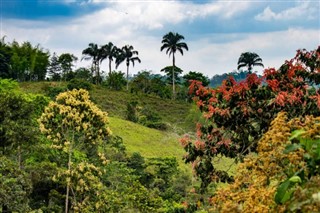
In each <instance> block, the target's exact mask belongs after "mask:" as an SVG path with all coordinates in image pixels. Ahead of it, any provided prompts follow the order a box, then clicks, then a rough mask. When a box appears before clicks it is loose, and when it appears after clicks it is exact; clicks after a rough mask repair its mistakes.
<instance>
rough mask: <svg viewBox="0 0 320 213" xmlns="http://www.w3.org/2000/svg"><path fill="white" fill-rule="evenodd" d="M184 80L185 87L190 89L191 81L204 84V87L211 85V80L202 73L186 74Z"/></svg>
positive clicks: (192, 72) (191, 72)
mask: <svg viewBox="0 0 320 213" xmlns="http://www.w3.org/2000/svg"><path fill="white" fill-rule="evenodd" d="M182 78H183V80H184V86H186V87H189V86H190V84H191V81H194V80H196V81H199V82H201V83H202V85H203V86H204V87H206V86H208V85H209V82H210V81H209V78H208V77H206V76H204V75H203V74H202V73H201V72H194V71H190V72H189V73H187V74H185V75H184V76H183V77H182Z"/></svg>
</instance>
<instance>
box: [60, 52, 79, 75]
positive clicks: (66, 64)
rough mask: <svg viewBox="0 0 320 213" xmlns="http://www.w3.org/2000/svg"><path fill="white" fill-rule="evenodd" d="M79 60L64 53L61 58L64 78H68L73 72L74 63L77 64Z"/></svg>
mask: <svg viewBox="0 0 320 213" xmlns="http://www.w3.org/2000/svg"><path fill="white" fill-rule="evenodd" d="M77 60H78V58H77V57H76V56H74V55H73V54H70V53H63V54H61V55H60V56H59V59H58V61H59V63H60V66H61V70H62V73H63V75H64V76H67V75H68V74H69V73H70V72H72V67H73V66H74V65H73V63H74V62H76V61H77Z"/></svg>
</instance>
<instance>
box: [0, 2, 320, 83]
mask: <svg viewBox="0 0 320 213" xmlns="http://www.w3.org/2000/svg"><path fill="white" fill-rule="evenodd" d="M0 15H1V23H0V24H1V25H0V28H1V37H3V36H6V38H5V41H7V42H12V41H13V40H14V39H15V40H16V41H18V42H23V41H30V42H31V43H33V44H34V45H36V44H40V45H41V47H43V48H44V49H48V50H49V51H50V53H53V52H56V53H58V54H61V53H65V52H68V53H73V54H74V55H76V56H77V57H78V58H81V52H82V50H83V49H85V48H86V47H88V44H89V43H91V42H93V43H97V44H98V45H103V44H106V43H108V42H110V41H111V42H113V43H114V44H115V45H116V46H118V47H122V46H124V45H126V44H130V45H133V47H134V48H135V49H136V50H138V51H139V57H140V59H141V61H142V62H141V64H135V67H133V68H132V67H130V70H131V72H132V73H137V72H138V71H141V70H151V71H153V72H154V73H159V70H160V69H161V68H163V67H165V66H168V65H171V63H172V60H171V58H169V56H168V55H166V54H165V52H160V46H161V40H162V36H163V35H164V34H166V33H168V32H170V31H173V32H178V33H179V34H181V35H183V36H184V37H185V40H184V41H185V42H186V43H187V44H188V46H189V51H188V52H184V55H183V56H181V55H177V57H176V64H177V66H179V67H180V68H182V69H183V70H184V72H185V73H187V72H188V71H199V72H202V73H204V74H206V75H208V76H209V77H212V76H213V75H215V74H222V73H226V72H231V71H234V70H235V69H236V67H237V61H238V58H239V56H240V54H241V53H242V52H247V51H250V52H256V53H257V54H258V55H260V57H261V58H262V59H263V63H264V65H265V67H276V68H278V67H279V66H280V65H281V64H282V63H283V62H284V61H285V60H287V59H290V58H292V57H293V56H294V55H295V51H296V50H297V49H300V48H306V49H308V50H312V49H315V48H316V47H317V46H318V45H320V3H319V1H318V0H310V1H307V0H304V1H302V0H299V1H293V0H265V1H259V0H215V1H205V0H193V1H191V0H188V1H186V0H176V1H168V0H167V1H161V0H126V1H125V0H118V1H115V0H114V1H107V0H0ZM88 65H89V62H83V61H82V62H80V61H79V62H78V63H77V66H78V67H79V66H88ZM102 69H103V70H108V68H107V63H106V62H103V64H102ZM119 70H123V71H124V70H125V64H122V65H120V66H119ZM256 70H257V71H259V72H261V70H262V69H261V68H256Z"/></svg>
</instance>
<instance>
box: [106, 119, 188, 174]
mask: <svg viewBox="0 0 320 213" xmlns="http://www.w3.org/2000/svg"><path fill="white" fill-rule="evenodd" d="M109 121H110V122H109V125H110V129H111V131H112V132H113V134H114V135H118V136H120V137H121V138H122V139H123V142H124V144H125V146H126V148H127V152H128V154H132V153H133V152H139V153H140V154H141V155H142V156H144V157H146V158H152V157H175V158H176V159H177V161H178V163H179V165H180V168H181V169H183V170H188V171H189V172H190V171H191V170H190V165H186V164H185V163H184V162H183V160H182V157H183V155H184V154H185V152H184V150H183V148H182V147H181V146H180V143H179V138H180V136H179V135H176V134H174V133H172V132H163V131H159V130H155V129H151V128H148V127H145V126H141V125H139V124H136V123H133V122H130V121H126V120H122V119H120V118H116V117H109Z"/></svg>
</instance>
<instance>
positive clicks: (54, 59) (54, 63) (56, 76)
mask: <svg viewBox="0 0 320 213" xmlns="http://www.w3.org/2000/svg"><path fill="white" fill-rule="evenodd" d="M48 74H49V75H50V76H51V79H52V80H53V81H57V80H60V79H61V65H60V63H59V56H58V55H57V54H56V53H55V52H54V53H53V55H52V56H51V58H50V65H49V68H48Z"/></svg>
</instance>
